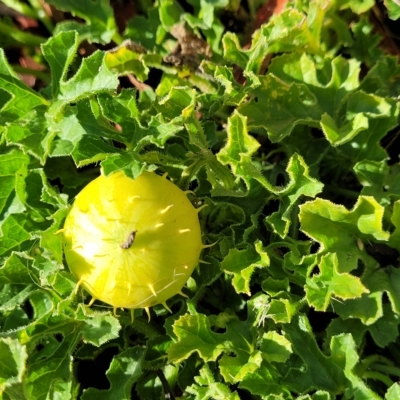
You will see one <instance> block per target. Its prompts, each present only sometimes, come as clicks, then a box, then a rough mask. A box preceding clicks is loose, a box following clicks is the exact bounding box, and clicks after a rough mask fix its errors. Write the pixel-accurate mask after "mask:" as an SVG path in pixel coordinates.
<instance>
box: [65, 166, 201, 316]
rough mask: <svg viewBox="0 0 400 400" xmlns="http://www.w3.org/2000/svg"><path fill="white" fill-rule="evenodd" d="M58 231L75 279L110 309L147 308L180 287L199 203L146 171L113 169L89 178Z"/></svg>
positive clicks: (192, 249)
mask: <svg viewBox="0 0 400 400" xmlns="http://www.w3.org/2000/svg"><path fill="white" fill-rule="evenodd" d="M135 231H136V233H135V234H133V235H132V232H135ZM63 233H64V240H65V257H66V260H67V264H68V266H69V269H70V270H71V272H72V273H73V274H74V275H75V276H76V278H77V279H78V280H79V284H80V285H81V286H83V287H84V288H85V289H86V290H87V291H88V292H89V293H90V294H91V295H92V296H93V297H94V298H95V299H99V300H102V301H103V302H105V303H108V304H111V305H112V306H113V307H114V308H116V307H122V308H131V309H134V308H148V307H151V306H154V305H156V304H163V303H165V301H166V300H167V299H169V298H170V297H172V296H174V295H175V294H177V293H180V290H181V288H182V286H183V285H184V284H185V283H186V281H187V280H188V278H189V277H190V275H191V274H192V272H193V269H194V268H195V266H196V264H197V262H198V260H199V256H200V252H201V249H202V242H201V231H200V224H199V219H198V210H196V209H195V208H194V207H193V205H192V204H191V202H190V201H189V200H188V199H187V197H186V194H185V192H183V191H182V190H181V189H179V188H178V187H177V186H176V185H174V184H173V183H172V182H170V181H168V180H167V179H166V178H164V177H161V176H158V175H156V174H155V173H152V172H143V173H142V174H141V175H140V176H139V177H137V178H136V179H134V180H133V179H131V178H128V177H127V176H126V175H124V174H123V173H122V172H117V173H115V174H112V175H110V176H108V177H105V176H103V175H101V176H99V177H98V178H97V179H95V180H93V181H92V182H90V183H89V184H88V185H87V186H86V187H85V188H84V189H83V190H82V191H81V192H80V193H79V194H78V196H77V197H76V200H75V202H74V204H73V206H72V209H71V212H70V213H69V214H68V216H67V218H66V221H65V225H64V230H63ZM132 236H134V240H133V243H132V244H131V245H130V247H128V246H129V244H130V242H132ZM123 247H128V248H123Z"/></svg>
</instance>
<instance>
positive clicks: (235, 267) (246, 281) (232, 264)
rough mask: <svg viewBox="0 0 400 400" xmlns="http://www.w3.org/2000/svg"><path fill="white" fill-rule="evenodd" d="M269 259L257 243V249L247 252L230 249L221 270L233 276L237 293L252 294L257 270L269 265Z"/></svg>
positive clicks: (248, 249) (249, 249)
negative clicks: (251, 289) (251, 285)
mask: <svg viewBox="0 0 400 400" xmlns="http://www.w3.org/2000/svg"><path fill="white" fill-rule="evenodd" d="M269 262H270V260H269V257H268V254H267V253H266V252H264V251H263V248H262V243H261V242H256V243H255V247H254V248H253V247H248V248H247V249H245V250H238V249H230V250H229V253H228V255H227V256H226V257H225V258H224V259H223V261H222V262H221V268H222V269H223V270H224V271H225V272H226V273H228V274H231V275H233V280H232V284H233V286H234V288H235V290H236V292H237V293H245V294H247V295H249V296H250V295H251V293H250V279H251V275H252V274H253V272H254V269H255V268H263V267H267V266H268V265H269Z"/></svg>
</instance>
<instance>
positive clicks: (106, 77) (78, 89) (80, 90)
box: [49, 51, 119, 120]
mask: <svg viewBox="0 0 400 400" xmlns="http://www.w3.org/2000/svg"><path fill="white" fill-rule="evenodd" d="M104 57H105V54H104V52H101V51H96V52H95V53H93V54H92V55H90V56H89V57H87V58H85V59H83V61H82V63H81V65H80V67H79V69H78V71H77V72H76V74H75V75H74V76H73V77H72V78H71V79H69V80H67V81H65V80H61V81H60V87H59V95H58V97H57V99H56V101H55V102H53V104H52V105H51V107H50V109H49V117H51V118H53V119H55V120H57V119H58V118H59V113H60V112H61V111H62V110H63V108H64V107H65V106H66V105H67V104H69V103H76V102H78V101H80V100H82V99H84V98H87V97H90V96H93V95H95V94H98V93H102V92H106V91H111V90H115V89H116V88H117V86H118V85H119V81H118V77H117V74H116V72H112V71H110V70H109V69H108V68H107V66H106V64H105V61H104ZM70 61H71V60H70V59H66V64H65V67H67V66H68V62H70ZM65 67H64V68H65Z"/></svg>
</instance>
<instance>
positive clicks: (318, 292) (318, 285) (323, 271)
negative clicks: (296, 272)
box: [305, 253, 368, 311]
mask: <svg viewBox="0 0 400 400" xmlns="http://www.w3.org/2000/svg"><path fill="white" fill-rule="evenodd" d="M318 267H319V269H320V273H319V274H318V275H313V276H312V277H311V278H309V279H307V283H306V288H305V290H306V298H307V301H308V304H310V305H311V306H313V307H314V308H315V309H316V310H317V311H326V309H327V308H328V306H329V304H330V302H331V301H332V300H334V299H332V297H339V298H340V299H354V298H357V297H361V295H362V294H363V293H368V289H367V288H366V287H365V286H364V285H363V284H362V283H361V281H360V278H357V277H355V276H352V275H350V274H348V273H340V272H338V258H337V256H336V254H332V253H330V254H329V253H328V254H326V255H324V256H323V257H322V259H321V262H320V263H319V265H318Z"/></svg>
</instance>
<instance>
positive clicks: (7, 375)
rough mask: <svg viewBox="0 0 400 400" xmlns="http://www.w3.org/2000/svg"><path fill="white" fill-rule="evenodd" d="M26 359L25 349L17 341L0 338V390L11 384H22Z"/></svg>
mask: <svg viewBox="0 0 400 400" xmlns="http://www.w3.org/2000/svg"><path fill="white" fill-rule="evenodd" d="M27 357H28V354H27V351H26V347H25V346H22V345H21V344H20V343H19V342H18V340H15V339H11V338H0V360H1V361H0V387H1V388H7V387H9V386H12V385H13V384H16V383H21V382H22V377H23V374H24V371H25V363H26V359H27ZM6 391H7V389H6ZM0 394H1V392H0Z"/></svg>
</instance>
